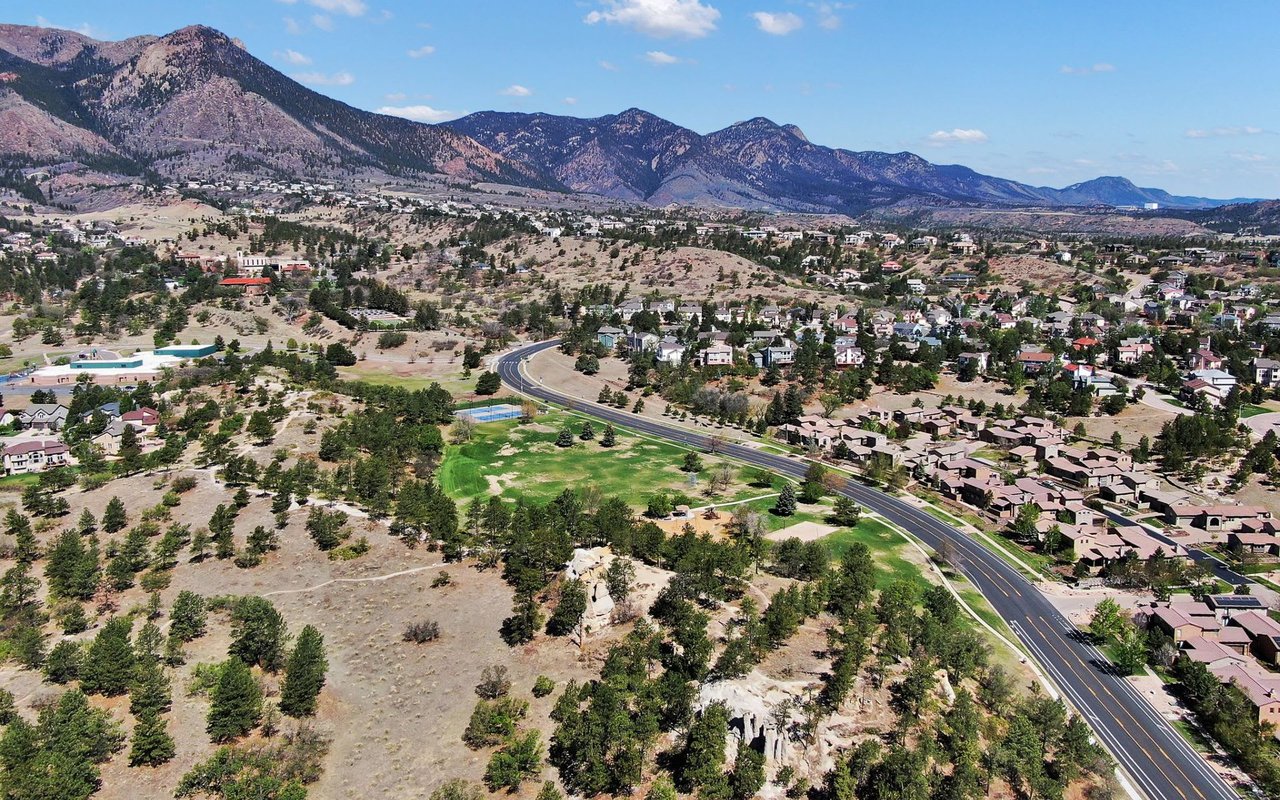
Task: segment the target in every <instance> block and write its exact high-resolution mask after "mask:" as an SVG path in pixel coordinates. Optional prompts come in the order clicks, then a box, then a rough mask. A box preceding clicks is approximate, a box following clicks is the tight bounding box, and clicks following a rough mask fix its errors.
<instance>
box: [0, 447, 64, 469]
mask: <svg viewBox="0 0 1280 800" xmlns="http://www.w3.org/2000/svg"><path fill="white" fill-rule="evenodd" d="M70 452H71V449H70V448H68V447H67V446H66V445H65V444H63V443H62V442H58V441H27V442H19V443H17V444H11V445H9V446H8V447H6V448H5V449H4V451H3V456H2V457H3V464H4V473H5V474H6V475H26V474H28V473H32V472H43V471H44V470H46V469H51V468H53V467H60V466H64V465H66V464H68V463H70V462H69V461H68V454H69V453H70Z"/></svg>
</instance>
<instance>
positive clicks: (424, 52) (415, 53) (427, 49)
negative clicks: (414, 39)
mask: <svg viewBox="0 0 1280 800" xmlns="http://www.w3.org/2000/svg"><path fill="white" fill-rule="evenodd" d="M435 51H436V48H435V45H431V44H424V45H423V46H422V47H415V48H414V49H412V50H410V51H409V58H424V57H426V56H429V55H431V54H432V53H434V52H435Z"/></svg>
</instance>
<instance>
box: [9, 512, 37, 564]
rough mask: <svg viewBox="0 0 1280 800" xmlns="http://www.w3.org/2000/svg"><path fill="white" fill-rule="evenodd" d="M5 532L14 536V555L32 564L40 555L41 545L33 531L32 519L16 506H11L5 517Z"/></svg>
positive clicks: (21, 560)
mask: <svg viewBox="0 0 1280 800" xmlns="http://www.w3.org/2000/svg"><path fill="white" fill-rule="evenodd" d="M4 532H5V533H7V534H9V535H10V536H12V537H13V557H14V558H16V559H17V560H18V561H20V562H22V563H24V564H30V563H31V562H33V561H35V560H36V559H37V558H39V557H40V546H39V545H38V544H37V543H36V537H35V534H34V533H32V532H31V520H30V519H29V518H28V517H27V516H26V515H25V514H22V513H21V512H19V511H18V509H16V508H10V509H9V513H8V514H6V515H5V518H4Z"/></svg>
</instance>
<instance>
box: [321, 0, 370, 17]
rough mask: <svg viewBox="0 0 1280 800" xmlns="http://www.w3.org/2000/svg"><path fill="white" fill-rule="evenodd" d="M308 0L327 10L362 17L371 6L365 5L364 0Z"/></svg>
mask: <svg viewBox="0 0 1280 800" xmlns="http://www.w3.org/2000/svg"><path fill="white" fill-rule="evenodd" d="M307 2H308V3H310V4H311V5H313V6H315V7H316V8H320V9H324V10H325V11H337V12H339V13H342V14H346V15H347V16H348V17H360V16H363V15H364V12H366V11H368V10H369V6H367V5H365V3H364V0H307Z"/></svg>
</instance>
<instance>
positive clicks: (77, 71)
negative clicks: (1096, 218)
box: [0, 25, 1240, 214]
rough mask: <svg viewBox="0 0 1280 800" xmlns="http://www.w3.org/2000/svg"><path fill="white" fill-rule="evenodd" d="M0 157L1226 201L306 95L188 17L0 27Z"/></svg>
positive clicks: (681, 189) (605, 187)
mask: <svg viewBox="0 0 1280 800" xmlns="http://www.w3.org/2000/svg"><path fill="white" fill-rule="evenodd" d="M0 160H2V161H4V162H6V163H8V164H10V165H11V166H12V165H20V166H45V165H50V164H56V163H60V162H67V161H75V162H80V163H83V164H85V165H87V166H91V167H94V168H97V169H101V170H104V171H117V172H131V173H133V174H140V173H147V174H153V175H156V176H164V177H181V176H184V175H189V174H195V175H208V174H216V173H219V172H222V173H242V174H244V173H269V174H277V175H308V176H319V175H333V176H341V175H343V174H357V173H364V172H369V171H379V172H383V173H386V174H389V175H395V176H399V177H401V178H406V179H412V178H413V177H415V176H426V175H443V176H446V177H448V178H450V179H453V180H456V181H467V182H496V183H504V184H512V185H516V186H524V187H533V188H541V189H552V190H559V191H570V192H581V193H589V194H594V195H600V196H602V197H606V198H611V199H615V200H619V201H629V202H638V203H648V204H652V205H658V206H664V205H667V204H671V203H675V204H680V205H711V206H726V207H737V208H751V209H762V210H787V211H801V212H815V213H828V212H838V213H847V214H857V213H860V212H862V211H865V210H867V209H870V208H875V207H880V206H886V205H892V204H895V203H902V202H915V203H933V204H960V205H976V206H1012V207H1026V206H1050V207H1058V206H1130V205H1142V204H1143V203H1152V202H1154V203H1159V204H1160V205H1161V206H1162V207H1173V208H1183V209H1207V208H1214V207H1217V206H1220V205H1223V204H1226V203H1229V202H1240V201H1239V200H1235V201H1227V200H1222V201H1219V200H1211V199H1208V198H1200V197H1175V196H1172V195H1170V194H1168V193H1167V192H1164V191H1162V190H1159V189H1145V188H1140V187H1137V186H1135V185H1134V184H1133V183H1131V182H1130V181H1128V180H1126V179H1124V178H1119V177H1105V178H1098V179H1095V180H1092V181H1087V182H1085V183H1079V184H1075V185H1073V186H1068V187H1066V188H1064V189H1054V188H1050V187H1037V186H1029V185H1027V184H1023V183H1018V182H1017V181H1012V180H1006V179H1003V178H996V177H991V176H987V175H982V174H980V173H978V172H975V171H974V170H971V169H969V168H967V167H963V166H959V165H939V164H933V163H930V162H929V161H926V160H925V159H923V158H921V157H920V156H918V155H915V154H913V153H906V152H903V153H880V152H870V151H868V152H855V151H851V150H843V149H837V148H830V147H824V146H821V145H817V144H814V143H812V142H810V141H809V140H808V138H807V137H806V136H805V135H804V133H803V132H802V131H801V130H800V129H799V128H797V127H796V126H794V125H778V124H775V123H774V122H772V121H770V120H768V119H765V118H763V117H756V118H754V119H750V120H747V121H745V122H739V123H736V124H734V125H730V126H729V127H727V128H725V129H723V130H719V131H715V132H714V133H709V134H705V135H703V134H698V133H696V132H694V131H692V130H690V129H688V128H684V127H681V126H679V125H676V124H675V123H672V122H669V121H667V120H665V119H662V118H661V117H657V116H655V115H653V114H650V113H648V112H645V111H642V110H640V109H635V108H633V109H629V110H627V111H624V112H622V113H620V114H612V115H608V116H604V117H598V118H595V119H579V118H575V117H566V116H554V115H550V114H516V113H503V112H494V111H489V112H481V113H477V114H472V115H470V116H467V117H463V118H462V119H458V120H455V121H453V122H449V123H444V124H441V125H428V124H424V123H418V122H412V121H409V120H405V119H401V118H399V117H392V116H386V115H382V114H375V113H372V112H368V111H363V110H360V109H357V108H354V107H352V106H349V105H347V104H345V103H341V102H339V101H337V100H334V99H332V98H329V97H326V96H324V95H322V94H320V93H318V92H315V91H312V90H310V89H308V88H306V87H304V86H302V85H301V84H299V83H297V82H296V81H294V80H293V79H291V78H289V77H288V76H286V75H284V74H282V73H280V72H279V71H277V70H275V69H273V68H272V67H270V66H268V65H267V64H265V63H264V62H262V61H260V60H259V59H257V58H255V57H254V56H252V55H251V54H250V53H248V52H247V51H246V50H245V48H244V46H243V45H242V44H241V43H240V42H239V41H238V40H235V39H232V38H231V37H229V36H227V35H226V34H223V33H221V32H219V31H216V30H213V29H212V28H208V27H204V26H192V27H188V28H183V29H181V30H178V31H175V32H173V33H171V34H168V35H166V36H159V37H157V36H139V37H134V38H131V39H125V40H123V41H118V42H102V41H96V40H94V39H91V38H89V37H86V36H83V35H80V34H78V33H74V32H71V31H65V30H58V29H48V28H35V27H27V26H21V25H0Z"/></svg>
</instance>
